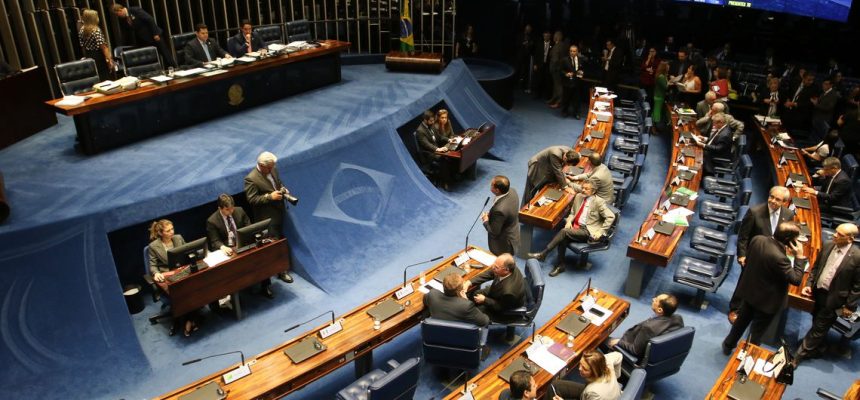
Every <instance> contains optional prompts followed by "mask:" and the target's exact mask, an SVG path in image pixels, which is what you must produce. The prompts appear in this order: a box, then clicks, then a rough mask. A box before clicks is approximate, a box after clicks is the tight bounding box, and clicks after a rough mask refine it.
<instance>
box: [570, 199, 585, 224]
mask: <svg viewBox="0 0 860 400" xmlns="http://www.w3.org/2000/svg"><path fill="white" fill-rule="evenodd" d="M586 203H588V198H585V199H584V200H582V205H581V206H579V211H577V212H576V215H574V216H573V229H578V228H579V217H580V216H581V215H582V210H585V204H586Z"/></svg>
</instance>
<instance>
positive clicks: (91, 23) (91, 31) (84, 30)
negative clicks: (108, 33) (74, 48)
mask: <svg viewBox="0 0 860 400" xmlns="http://www.w3.org/2000/svg"><path fill="white" fill-rule="evenodd" d="M81 22H82V24H81V29H80V30H79V31H78V38H79V39H80V42H81V43H80V44H81V50H82V51H83V53H84V56H85V57H89V58H92V59H93V60H95V62H96V69H97V70H98V73H99V79H101V80H107V79H110V71H111V70H112V69H113V59H112V58H111V55H110V47H109V46H108V44H107V41H105V37H104V35H102V30H101V28H99V13H98V12H97V11H96V10H90V9H85V10H84V12H83V13H81Z"/></svg>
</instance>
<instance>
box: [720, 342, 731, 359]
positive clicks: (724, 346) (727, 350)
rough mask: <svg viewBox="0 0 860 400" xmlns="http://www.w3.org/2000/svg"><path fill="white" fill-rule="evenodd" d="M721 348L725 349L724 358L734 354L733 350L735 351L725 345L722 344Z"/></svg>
mask: <svg viewBox="0 0 860 400" xmlns="http://www.w3.org/2000/svg"><path fill="white" fill-rule="evenodd" d="M720 347H722V348H723V355H724V356H727V355H729V354H732V350H734V348H732V347H729V346H726V345H725V343H723V344H721V345H720Z"/></svg>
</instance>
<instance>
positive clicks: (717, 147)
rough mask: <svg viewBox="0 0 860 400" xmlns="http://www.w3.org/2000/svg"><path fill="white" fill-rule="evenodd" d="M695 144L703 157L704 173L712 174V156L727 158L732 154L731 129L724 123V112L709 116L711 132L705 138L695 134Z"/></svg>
mask: <svg viewBox="0 0 860 400" xmlns="http://www.w3.org/2000/svg"><path fill="white" fill-rule="evenodd" d="M695 143H696V145H697V146H699V147H701V148H702V150H703V152H704V155H705V159H704V162H703V167H704V170H705V173H706V174H709V175H713V174H714V162H713V159H714V158H729V157H731V155H732V130H731V129H730V128H729V126H728V125H727V124H726V115H725V114H714V115H713V116H711V132H710V135H709V136H708V137H707V138H704V137H700V136H696V141H695Z"/></svg>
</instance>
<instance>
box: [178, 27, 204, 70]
mask: <svg viewBox="0 0 860 400" xmlns="http://www.w3.org/2000/svg"><path fill="white" fill-rule="evenodd" d="M196 38H197V34H196V33H194V32H187V33H180V34H178V35H173V36H171V37H170V41H171V42H173V56H174V57H176V62H177V63H178V64H179V65H189V64H194V63H193V62H191V61H189V60H187V59H186V58H185V45H186V44H188V42H190V41H192V40H194V39H196ZM210 40H214V39H210Z"/></svg>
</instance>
